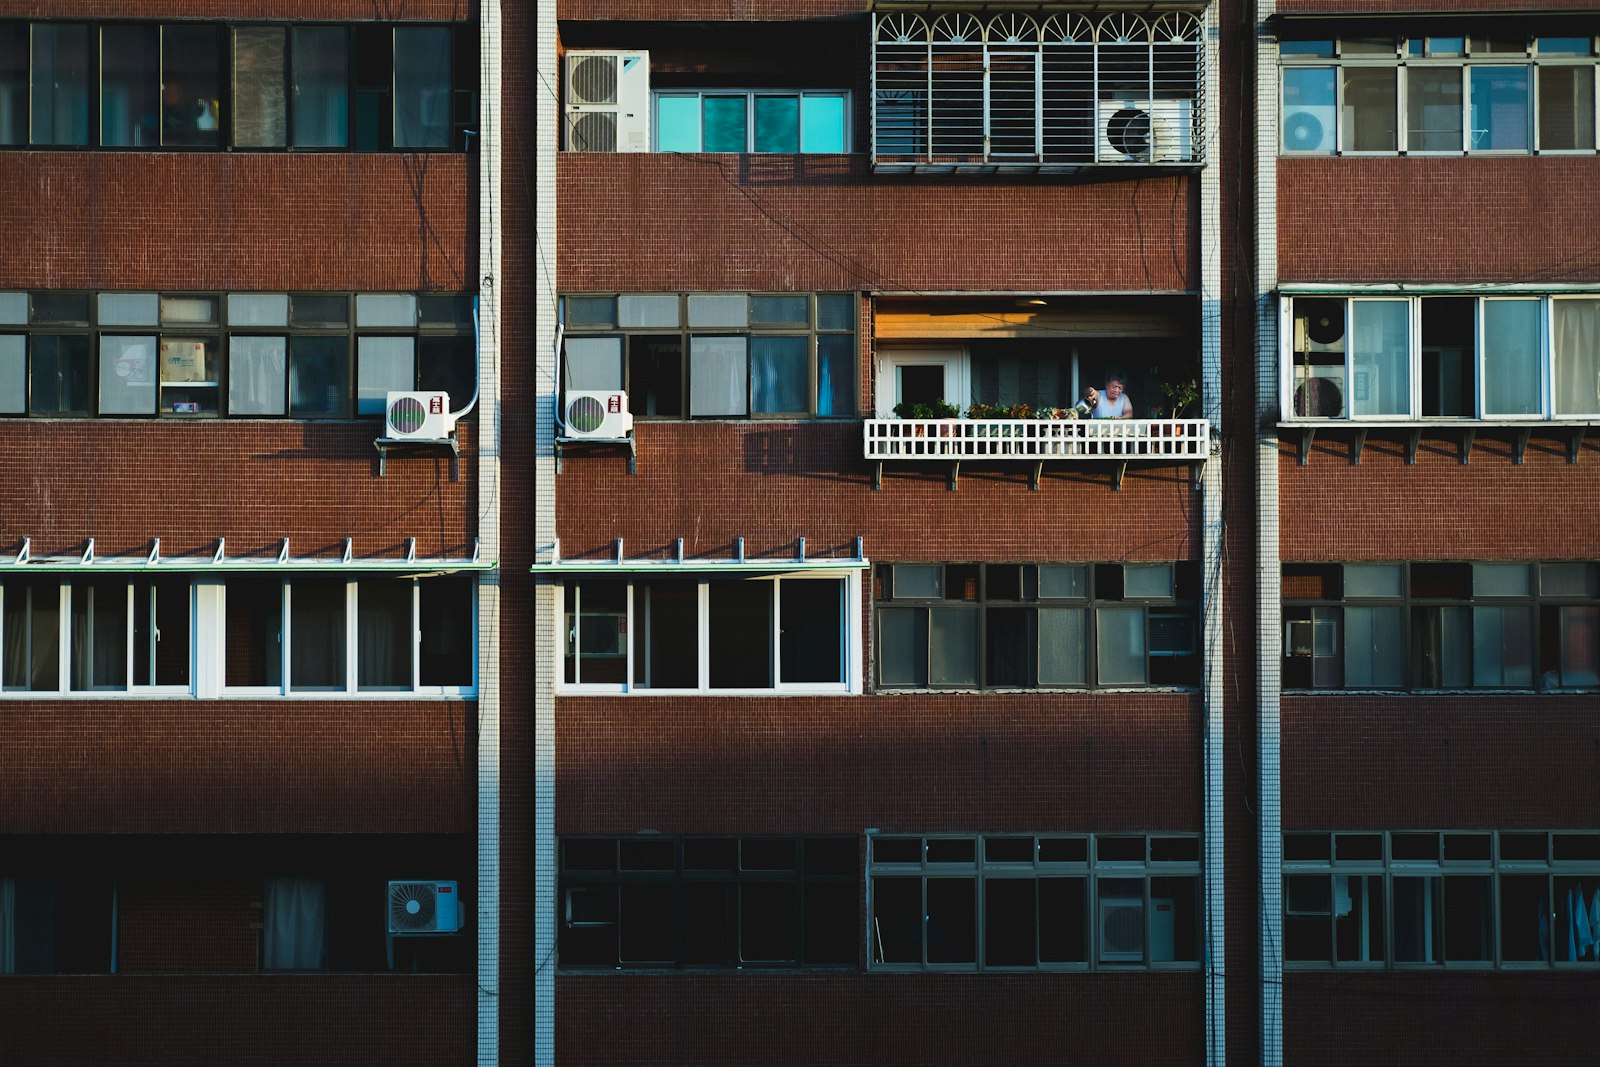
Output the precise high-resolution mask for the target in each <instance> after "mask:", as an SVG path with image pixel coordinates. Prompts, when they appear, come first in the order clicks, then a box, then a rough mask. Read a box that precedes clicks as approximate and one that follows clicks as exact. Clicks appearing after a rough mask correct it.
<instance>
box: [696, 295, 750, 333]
mask: <svg viewBox="0 0 1600 1067" xmlns="http://www.w3.org/2000/svg"><path fill="white" fill-rule="evenodd" d="M749 324H750V298H749V297H748V296H746V295H745V294H744V293H728V294H721V293H703V294H697V295H694V296H691V297H689V325H690V326H702V327H704V326H741V327H742V326H748V325H749Z"/></svg>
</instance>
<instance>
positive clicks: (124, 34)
mask: <svg viewBox="0 0 1600 1067" xmlns="http://www.w3.org/2000/svg"><path fill="white" fill-rule="evenodd" d="M100 37H101V42H100V55H101V63H100V143H101V144H103V145H116V146H133V147H140V146H142V147H146V148H150V147H154V146H156V145H159V144H160V143H161V129H160V125H161V108H160V107H159V105H158V101H160V99H161V93H162V87H161V30H160V28H159V27H157V26H118V27H116V28H115V29H111V28H109V27H108V28H105V29H102V30H101V31H100Z"/></svg>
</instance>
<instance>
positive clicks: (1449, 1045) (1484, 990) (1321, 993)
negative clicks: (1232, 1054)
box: [1283, 971, 1600, 1067]
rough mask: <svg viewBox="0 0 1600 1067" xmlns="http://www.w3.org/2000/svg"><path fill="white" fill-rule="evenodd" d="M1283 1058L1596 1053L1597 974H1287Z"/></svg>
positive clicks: (1499, 1059) (1323, 1065)
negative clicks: (1591, 1006) (1594, 1023)
mask: <svg viewBox="0 0 1600 1067" xmlns="http://www.w3.org/2000/svg"><path fill="white" fill-rule="evenodd" d="M1283 986H1284V988H1283V1048H1284V1057H1283V1058H1284V1062H1285V1063H1292V1064H1295V1065H1296V1067H1347V1065H1348V1064H1351V1063H1484V1064H1488V1063H1498V1064H1511V1063H1517V1064H1533V1063H1538V1064H1550V1065H1551V1067H1565V1065H1568V1064H1591V1063H1593V1062H1594V1058H1595V1057H1594V1026H1593V1014H1592V1012H1590V1011H1589V1010H1588V1006H1590V1005H1593V1004H1594V1003H1595V1002H1596V1001H1597V1000H1600V975H1597V974H1595V973H1594V972H1592V971H1591V972H1589V973H1588V974H1583V975H1578V974H1571V973H1568V974H1559V975H1555V974H1548V973H1536V974H1528V973H1521V974H1460V973H1456V974H1448V975H1447V974H1439V973H1437V972H1434V973H1428V972H1424V971H1410V972H1407V973H1404V974H1395V973H1393V972H1389V973H1383V974H1353V973H1351V972H1349V971H1345V972H1341V973H1318V974H1288V975H1285V976H1284V982H1283Z"/></svg>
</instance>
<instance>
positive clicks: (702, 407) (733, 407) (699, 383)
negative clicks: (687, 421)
mask: <svg viewBox="0 0 1600 1067" xmlns="http://www.w3.org/2000/svg"><path fill="white" fill-rule="evenodd" d="M690 300H691V301H692V300H693V297H691V298H690ZM691 314H692V304H691ZM745 344H746V339H745V338H743V337H691V338H689V414H690V415H694V416H717V415H746V414H749V410H750V402H749V399H748V398H749V388H750V384H749V377H748V375H749V366H748V362H747V357H746V355H745Z"/></svg>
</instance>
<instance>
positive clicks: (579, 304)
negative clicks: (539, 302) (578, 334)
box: [562, 296, 617, 327]
mask: <svg viewBox="0 0 1600 1067" xmlns="http://www.w3.org/2000/svg"><path fill="white" fill-rule="evenodd" d="M562 307H563V311H564V313H565V315H566V318H565V322H566V324H567V325H568V326H604V327H610V326H615V325H616V324H617V298H616V297H614V296H569V297H566V298H565V299H564V300H563V302H562Z"/></svg>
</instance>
